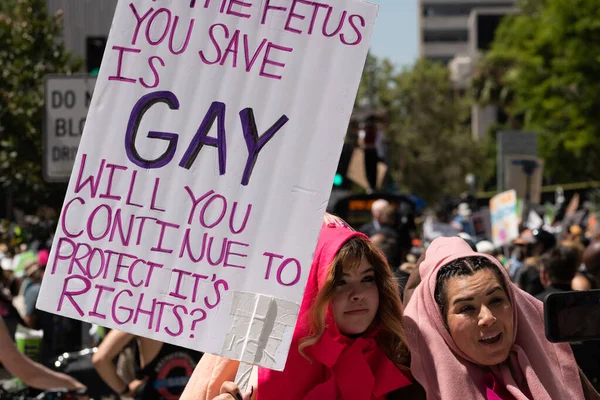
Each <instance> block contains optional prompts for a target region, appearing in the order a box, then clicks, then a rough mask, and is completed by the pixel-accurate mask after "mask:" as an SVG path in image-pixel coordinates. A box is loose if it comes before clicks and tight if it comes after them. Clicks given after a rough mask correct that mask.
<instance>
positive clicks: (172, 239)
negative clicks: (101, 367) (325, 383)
mask: <svg viewBox="0 0 600 400" xmlns="http://www.w3.org/2000/svg"><path fill="white" fill-rule="evenodd" d="M376 14H377V6H376V5H373V4H370V3H367V2H363V1H358V0H339V1H335V2H333V1H322V2H318V3H317V2H304V1H283V0H281V1H272V0H271V1H262V0H244V1H241V0H222V1H218V2H217V1H211V0H206V1H195V0H186V1H171V0H133V1H126V0H120V1H119V2H118V5H117V9H116V13H115V17H114V20H113V24H112V28H111V32H110V36H109V39H108V44H107V47H106V52H105V54H104V59H103V63H102V67H101V69H100V74H99V76H98V80H97V83H96V87H95V90H94V95H93V98H92V102H91V105H90V111H89V113H88V117H87V122H86V124H85V129H84V133H83V137H82V141H81V144H80V147H79V150H78V153H77V157H76V160H75V167H74V170H73V172H72V175H71V179H70V182H69V187H68V191H67V194H66V198H65V202H64V206H63V209H62V213H61V216H60V221H59V225H58V229H57V231H56V236H55V238H54V243H53V248H52V252H51V256H50V259H49V262H48V266H47V269H46V274H45V277H44V281H43V285H42V290H41V294H40V298H39V300H38V303H37V306H38V307H39V308H40V309H42V310H45V311H49V312H52V313H57V314H61V315H64V316H68V317H71V318H76V319H81V320H86V321H89V322H93V323H96V324H99V325H102V326H107V327H110V328H115V329H119V330H122V331H127V332H131V333H133V334H136V335H141V336H146V337H150V338H153V339H156V340H159V341H163V342H170V343H174V344H177V345H181V346H186V347H189V348H194V349H197V350H201V351H205V352H209V353H214V354H220V355H222V356H225V357H229V358H233V359H238V360H242V361H244V362H246V363H250V364H255V365H261V366H264V367H267V368H272V369H278V370H281V369H283V367H284V365H285V360H286V357H287V352H288V349H289V346H290V343H291V337H292V333H293V330H294V326H295V323H296V319H297V315H298V311H299V305H300V303H301V301H302V295H303V291H304V286H305V282H306V279H307V277H308V274H309V269H310V265H311V258H312V253H313V251H314V249H315V244H316V240H317V236H318V233H319V230H320V227H321V221H322V216H323V213H324V211H325V208H326V207H327V202H328V198H329V194H330V192H331V187H332V182H333V177H334V174H335V170H336V166H337V162H338V158H339V155H340V152H341V148H342V143H343V139H344V136H345V134H346V129H347V126H348V122H349V119H350V115H351V113H352V109H353V104H354V99H355V97H356V92H357V90H358V85H359V81H360V78H361V73H362V70H363V66H364V62H365V58H366V55H367V51H368V48H369V41H370V37H371V34H372V31H373V24H374V21H375V17H376Z"/></svg>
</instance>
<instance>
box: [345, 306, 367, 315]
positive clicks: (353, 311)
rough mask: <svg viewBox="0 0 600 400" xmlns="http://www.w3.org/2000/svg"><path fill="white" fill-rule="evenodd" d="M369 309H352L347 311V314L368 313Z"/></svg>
mask: <svg viewBox="0 0 600 400" xmlns="http://www.w3.org/2000/svg"><path fill="white" fill-rule="evenodd" d="M368 312H369V310H367V309H366V308H365V309H361V310H352V311H346V312H345V314H346V315H363V314H366V313H368Z"/></svg>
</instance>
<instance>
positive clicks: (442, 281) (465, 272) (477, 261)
mask: <svg viewBox="0 0 600 400" xmlns="http://www.w3.org/2000/svg"><path fill="white" fill-rule="evenodd" d="M485 269H489V270H491V271H492V272H493V273H494V274H495V275H496V278H498V282H500V285H502V289H503V290H504V292H505V293H508V291H507V290H506V282H505V279H504V275H502V272H501V271H500V269H499V268H498V266H497V265H495V264H494V263H493V262H491V261H490V260H488V259H487V258H486V257H481V256H474V257H465V258H459V259H457V260H454V261H451V262H450V263H448V264H446V265H444V266H442V267H441V268H440V270H439V271H438V273H437V278H436V284H435V293H434V298H435V302H436V303H437V304H438V305H439V306H440V312H441V313H442V316H443V317H444V321H446V311H447V307H448V304H447V303H448V300H447V298H446V287H447V283H448V281H449V280H450V278H455V277H459V276H473V275H475V273H476V272H477V271H481V270H485Z"/></svg>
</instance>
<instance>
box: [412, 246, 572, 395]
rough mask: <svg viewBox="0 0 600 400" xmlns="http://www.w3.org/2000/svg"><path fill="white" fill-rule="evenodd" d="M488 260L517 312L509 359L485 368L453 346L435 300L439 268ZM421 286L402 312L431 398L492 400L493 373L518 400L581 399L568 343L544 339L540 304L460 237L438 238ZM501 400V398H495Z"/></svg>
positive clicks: (416, 368)
mask: <svg viewBox="0 0 600 400" xmlns="http://www.w3.org/2000/svg"><path fill="white" fill-rule="evenodd" d="M473 256H480V257H485V258H487V259H488V260H490V262H492V263H493V264H494V265H496V266H497V267H498V269H499V270H500V271H501V272H502V274H503V275H504V279H505V282H506V287H507V291H508V293H507V295H508V296H509V298H510V301H511V304H512V308H513V312H514V315H513V321H514V340H513V346H512V349H511V352H510V355H509V357H508V359H507V360H506V361H505V362H504V363H502V364H499V365H496V366H493V367H490V368H486V367H482V366H479V365H476V364H475V363H474V362H473V361H472V360H470V359H469V357H468V356H467V355H465V354H464V353H463V352H462V351H461V350H460V349H459V348H458V347H457V346H456V344H455V343H454V340H453V339H452V337H451V336H450V334H449V333H448V330H447V329H446V326H445V323H444V318H443V317H442V314H441V312H440V308H439V305H438V304H437V303H436V301H435V298H434V293H435V287H436V281H437V272H438V271H439V268H440V267H442V266H444V265H446V264H448V263H450V262H451V261H454V260H456V259H459V258H465V257H473ZM419 273H420V275H421V283H420V284H419V285H418V286H417V288H416V289H415V291H414V293H413V295H412V297H411V300H410V302H409V303H408V305H407V306H406V308H405V310H404V326H405V329H406V335H407V339H408V343H409V348H410V350H411V372H412V374H413V376H414V377H415V379H416V380H417V381H418V382H419V383H420V384H421V385H423V387H424V388H425V390H426V392H427V398H428V399H469V400H471V399H491V398H493V396H494V395H493V394H490V393H489V391H488V390H487V389H486V385H485V384H484V380H485V379H486V376H488V374H489V372H490V371H491V372H492V373H493V376H494V377H495V378H496V380H497V381H499V382H500V385H503V388H502V390H506V391H508V393H510V395H512V396H513V397H514V398H515V399H518V400H521V399H523V400H525V399H535V400H552V399H583V398H584V395H583V389H582V385H581V381H580V377H579V372H578V371H579V370H578V368H577V364H576V362H575V359H574V357H573V353H572V351H571V348H570V346H569V345H568V344H554V343H550V342H549V341H548V340H546V338H545V335H544V313H543V304H542V302H541V301H539V300H537V299H535V298H534V297H532V296H530V295H529V294H527V293H526V292H524V291H522V290H520V289H518V288H516V287H515V286H513V284H512V283H511V281H510V278H509V277H508V274H507V272H506V270H505V269H504V268H503V267H502V265H501V264H500V263H499V262H498V260H496V259H495V258H494V257H492V256H489V255H487V254H482V253H476V252H474V251H473V250H471V248H470V247H469V245H468V244H467V243H466V242H465V241H464V240H462V239H460V238H458V237H452V238H438V239H435V240H434V241H433V242H432V243H431V245H430V246H429V247H428V248H427V251H426V253H425V259H424V260H423V262H422V263H421V265H420V266H419ZM496 398H498V397H496Z"/></svg>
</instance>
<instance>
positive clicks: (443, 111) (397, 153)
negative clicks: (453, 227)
mask: <svg viewBox="0 0 600 400" xmlns="http://www.w3.org/2000/svg"><path fill="white" fill-rule="evenodd" d="M394 91H395V98H396V101H395V102H394V103H393V105H392V107H391V109H390V113H389V118H390V127H389V134H390V135H391V137H392V138H393V147H392V154H393V158H392V165H391V168H392V173H393V175H394V178H395V179H396V181H397V182H398V183H399V184H400V185H401V186H402V187H404V188H406V189H407V190H408V191H409V192H411V193H414V194H416V195H418V196H420V197H422V198H423V199H424V200H425V201H426V202H429V203H431V202H437V201H439V200H441V199H442V197H443V196H445V195H451V196H456V195H459V194H460V193H462V192H463V191H465V190H466V189H467V186H466V183H465V176H466V174H467V173H469V172H471V173H475V174H476V175H477V174H479V173H480V172H481V171H480V169H481V163H482V161H483V160H482V153H481V152H480V146H479V145H478V144H477V143H476V142H475V141H474V140H473V139H472V136H471V129H470V120H469V118H470V111H471V107H470V106H471V102H470V99H469V98H468V97H466V96H465V95H464V94H462V93H460V91H458V90H456V89H455V88H454V87H453V86H452V82H451V80H450V72H449V70H448V68H446V67H445V66H443V65H442V64H439V63H432V62H430V61H428V60H425V59H422V60H419V61H417V63H416V64H415V65H414V67H413V68H412V69H411V70H405V71H403V72H402V73H400V74H399V75H398V76H397V77H396V81H395V89H394Z"/></svg>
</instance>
